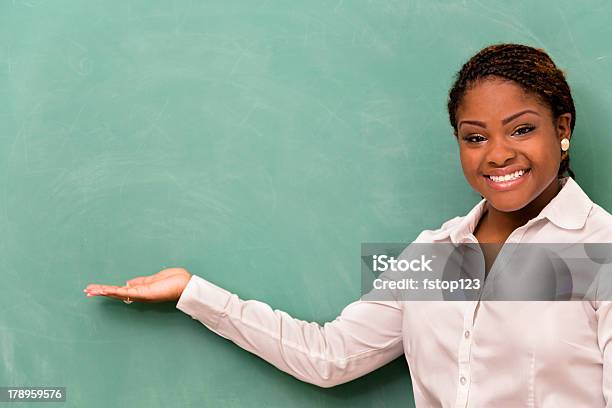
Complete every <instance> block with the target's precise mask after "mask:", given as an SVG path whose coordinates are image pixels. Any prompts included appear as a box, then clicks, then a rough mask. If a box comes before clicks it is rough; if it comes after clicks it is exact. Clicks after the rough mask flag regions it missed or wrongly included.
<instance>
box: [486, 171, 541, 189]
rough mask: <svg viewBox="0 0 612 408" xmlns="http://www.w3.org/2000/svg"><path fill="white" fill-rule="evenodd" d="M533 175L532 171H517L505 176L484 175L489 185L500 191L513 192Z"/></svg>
mask: <svg viewBox="0 0 612 408" xmlns="http://www.w3.org/2000/svg"><path fill="white" fill-rule="evenodd" d="M530 174H531V169H522V170H517V171H515V172H513V173H509V174H506V175H503V176H493V175H487V174H485V175H483V177H484V178H485V180H486V182H487V184H488V185H489V186H490V187H491V188H493V189H494V190H498V191H506V190H511V189H513V188H515V187H517V186H518V185H520V184H522V183H523V182H524V181H525V179H526V178H527V177H528V176H529V175H530Z"/></svg>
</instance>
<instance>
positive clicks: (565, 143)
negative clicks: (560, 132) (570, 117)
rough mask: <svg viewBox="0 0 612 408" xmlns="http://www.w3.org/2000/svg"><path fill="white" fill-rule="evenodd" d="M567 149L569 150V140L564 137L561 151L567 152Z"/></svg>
mask: <svg viewBox="0 0 612 408" xmlns="http://www.w3.org/2000/svg"><path fill="white" fill-rule="evenodd" d="M567 149H569V139H568V138H567V137H564V138H563V140H561V150H563V151H564V152H566V151H567Z"/></svg>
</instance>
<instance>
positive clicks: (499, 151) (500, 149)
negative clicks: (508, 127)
mask: <svg viewBox="0 0 612 408" xmlns="http://www.w3.org/2000/svg"><path fill="white" fill-rule="evenodd" d="M487 147H488V148H487V152H486V160H487V162H488V164H489V165H492V166H496V167H498V166H499V167H503V166H504V165H505V164H506V163H507V162H508V161H509V160H512V159H514V158H515V157H516V150H514V149H513V148H512V146H511V145H510V144H509V143H508V142H507V141H506V140H505V138H503V137H502V138H499V137H492V138H490V139H489V143H488V146H487Z"/></svg>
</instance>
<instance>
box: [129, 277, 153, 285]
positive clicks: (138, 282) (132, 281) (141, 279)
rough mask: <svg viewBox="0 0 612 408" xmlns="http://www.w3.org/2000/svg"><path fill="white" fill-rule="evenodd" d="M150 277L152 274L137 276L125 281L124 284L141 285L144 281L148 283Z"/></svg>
mask: <svg viewBox="0 0 612 408" xmlns="http://www.w3.org/2000/svg"><path fill="white" fill-rule="evenodd" d="M152 278H153V276H139V277H137V278H134V279H130V280H128V281H127V282H125V283H126V286H136V285H143V284H145V283H149V282H150V281H151V279H152Z"/></svg>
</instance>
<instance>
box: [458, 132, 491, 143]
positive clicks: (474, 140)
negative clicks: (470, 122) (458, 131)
mask: <svg viewBox="0 0 612 408" xmlns="http://www.w3.org/2000/svg"><path fill="white" fill-rule="evenodd" d="M463 140H465V141H466V142H468V143H480V142H484V141H485V140H487V139H486V138H485V137H484V136H483V135H479V134H473V135H468V136H464V137H463Z"/></svg>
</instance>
